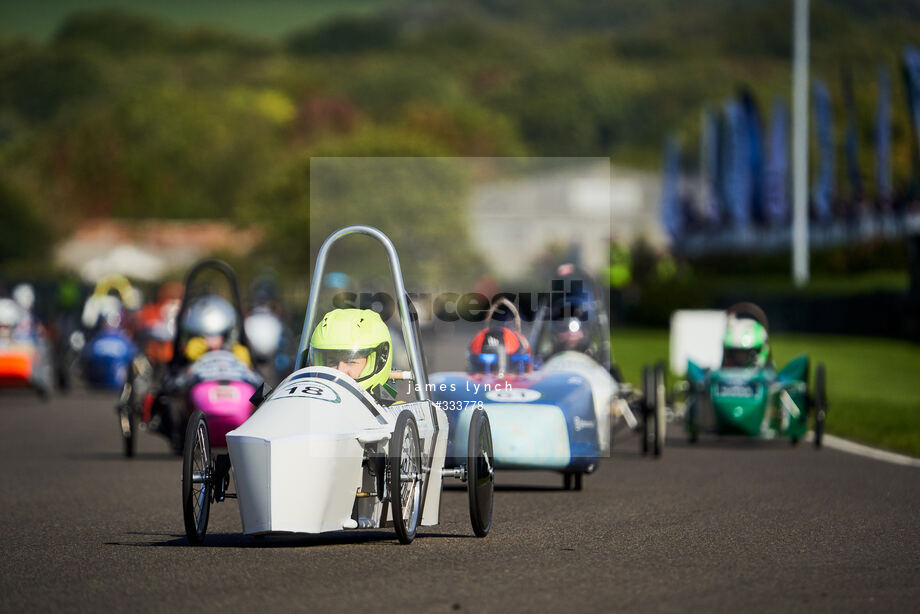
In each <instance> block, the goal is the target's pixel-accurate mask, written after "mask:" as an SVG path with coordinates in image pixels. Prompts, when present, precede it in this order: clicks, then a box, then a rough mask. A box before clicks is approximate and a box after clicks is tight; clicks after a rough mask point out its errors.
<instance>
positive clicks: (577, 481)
mask: <svg viewBox="0 0 920 614" xmlns="http://www.w3.org/2000/svg"><path fill="white" fill-rule="evenodd" d="M584 476H585V474H584V473H581V472H579V473H576V474H575V485H574V486H575V488H574V490H581V479H582V478H583V477H584Z"/></svg>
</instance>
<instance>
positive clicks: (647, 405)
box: [639, 366, 654, 455]
mask: <svg viewBox="0 0 920 614" xmlns="http://www.w3.org/2000/svg"><path fill="white" fill-rule="evenodd" d="M652 378H653V375H652V372H651V369H649V368H648V366H645V367H642V401H641V405H640V407H641V414H642V416H641V418H642V426H641V428H640V431H639V435H640V439H639V453H640V454H642V455H645V454H648V435H649V414H651V413H652V412H651V391H652V388H653V387H654V384H653V382H652Z"/></svg>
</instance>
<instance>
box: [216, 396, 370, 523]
mask: <svg viewBox="0 0 920 614" xmlns="http://www.w3.org/2000/svg"><path fill="white" fill-rule="evenodd" d="M310 403H311V402H310V401H305V400H303V399H279V400H274V401H270V402H269V403H268V404H266V405H263V407H262V408H261V409H259V411H257V412H256V413H255V414H254V415H253V417H252V418H251V419H250V420H249V421H247V422H246V423H245V424H244V425H243V426H241V427H240V428H238V429H236V430H234V431H231V432H230V433H227V446H228V448H229V449H230V459H231V465H232V467H233V478H234V482H235V484H236V488H237V494H238V497H239V507H240V516H241V519H242V522H243V532H244V533H247V534H254V533H320V532H323V531H339V530H342V528H343V527H345V526H346V525H347V521H348V519H349V518H350V517H351V513H352V508H353V506H354V502H355V494H356V492H357V491H358V489H359V488H360V486H361V478H362V466H361V463H362V460H363V456H364V450H363V447H362V445H361V444H360V443H359V442H358V440H357V438H356V436H355V431H354V429H353V428H340V429H336V428H329V426H330V424H329V423H328V420H324V419H323V417H322V416H311V415H310V414H311V413H314V412H311V408H310ZM313 403H314V404H315V403H323V401H313Z"/></svg>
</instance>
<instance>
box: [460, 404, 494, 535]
mask: <svg viewBox="0 0 920 614" xmlns="http://www.w3.org/2000/svg"><path fill="white" fill-rule="evenodd" d="M466 449H467V454H468V455H469V456H468V457H467V459H466V462H467V465H466V467H467V484H466V487H467V490H468V493H469V499H470V523H471V524H472V525H473V533H475V534H476V537H485V536H486V535H488V534H489V531H490V530H491V529H492V501H493V499H494V496H495V471H494V466H493V460H492V459H493V455H492V427H491V426H490V425H489V416H488V415H487V414H486V412H485V410H483V409H476V410H474V411H473V416H472V418H471V419H470V432H469V438H468V441H467V448H466Z"/></svg>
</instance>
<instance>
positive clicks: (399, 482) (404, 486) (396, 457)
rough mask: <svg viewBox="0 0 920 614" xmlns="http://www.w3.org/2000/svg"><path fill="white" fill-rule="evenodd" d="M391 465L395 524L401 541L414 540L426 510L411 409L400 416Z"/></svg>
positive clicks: (389, 471)
mask: <svg viewBox="0 0 920 614" xmlns="http://www.w3.org/2000/svg"><path fill="white" fill-rule="evenodd" d="M387 469H388V471H387V479H388V481H389V483H388V485H389V490H390V504H391V506H392V512H393V528H395V529H396V537H398V538H399V543H401V544H411V543H412V540H413V539H415V533H416V531H417V530H418V523H419V520H420V519H421V514H422V510H421V501H422V500H421V494H422V456H421V443H420V442H419V436H418V425H417V424H416V422H415V417H414V416H413V415H412V413H411V412H409V411H404V412H402V413H401V414H399V417H398V418H397V419H396V428H394V429H393V436H392V438H391V439H390V449H389V457H388V458H387Z"/></svg>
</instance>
